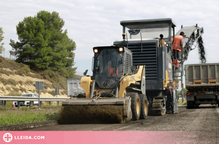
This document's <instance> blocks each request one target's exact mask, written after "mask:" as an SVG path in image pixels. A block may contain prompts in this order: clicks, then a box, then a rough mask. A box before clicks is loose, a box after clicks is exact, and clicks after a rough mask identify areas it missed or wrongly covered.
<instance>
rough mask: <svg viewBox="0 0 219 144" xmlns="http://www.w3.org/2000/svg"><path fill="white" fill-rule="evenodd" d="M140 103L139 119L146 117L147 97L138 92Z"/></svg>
mask: <svg viewBox="0 0 219 144" xmlns="http://www.w3.org/2000/svg"><path fill="white" fill-rule="evenodd" d="M139 97H140V100H141V101H140V103H141V112H140V119H146V116H148V101H147V97H146V95H144V94H139Z"/></svg>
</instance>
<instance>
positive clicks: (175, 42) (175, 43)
mask: <svg viewBox="0 0 219 144" xmlns="http://www.w3.org/2000/svg"><path fill="white" fill-rule="evenodd" d="M182 39H183V36H181V35H178V36H175V37H174V40H173V49H175V50H178V51H180V52H181V51H182V49H181V45H180V44H181V40H182Z"/></svg>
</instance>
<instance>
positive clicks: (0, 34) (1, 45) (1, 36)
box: [0, 27, 5, 54]
mask: <svg viewBox="0 0 219 144" xmlns="http://www.w3.org/2000/svg"><path fill="white" fill-rule="evenodd" d="M3 33H4V32H3V30H2V28H1V27H0V54H2V52H3V51H4V50H5V48H4V47H3V45H4V43H3V42H2V41H3V39H4V36H3Z"/></svg>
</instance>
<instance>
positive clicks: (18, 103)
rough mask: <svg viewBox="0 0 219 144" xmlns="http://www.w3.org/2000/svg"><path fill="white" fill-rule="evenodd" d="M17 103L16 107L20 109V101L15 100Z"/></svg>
mask: <svg viewBox="0 0 219 144" xmlns="http://www.w3.org/2000/svg"><path fill="white" fill-rule="evenodd" d="M17 105H18V106H17V107H18V109H20V102H19V101H18V102H17Z"/></svg>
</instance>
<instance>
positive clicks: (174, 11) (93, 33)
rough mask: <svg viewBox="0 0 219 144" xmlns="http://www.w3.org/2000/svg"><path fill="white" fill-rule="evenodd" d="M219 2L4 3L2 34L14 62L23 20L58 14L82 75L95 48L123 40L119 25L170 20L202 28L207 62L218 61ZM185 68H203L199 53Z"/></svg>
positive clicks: (0, 11) (22, 0) (106, 0)
mask: <svg viewBox="0 0 219 144" xmlns="http://www.w3.org/2000/svg"><path fill="white" fill-rule="evenodd" d="M218 7H219V1H218V0H183V1H176V0H153V1H149V0H71V1H70V0H69V1H67V0H62V1H61V0H19V1H18V0H1V1H0V27H2V28H3V31H4V37H5V38H4V40H3V42H4V43H5V45H4V47H5V48H6V51H5V54H3V56H5V57H10V55H9V50H11V49H12V48H11V46H10V45H9V42H10V39H13V40H15V41H18V36H17V32H16V25H18V23H19V22H20V21H23V19H24V17H28V16H35V15H36V14H37V12H39V11H41V10H45V11H49V12H53V11H56V12H58V13H59V15H60V17H61V18H62V19H63V20H64V21H65V25H64V29H67V31H68V36H69V37H70V38H71V39H73V40H74V41H75V42H76V44H77V47H76V50H75V51H74V52H75V67H77V73H79V74H82V72H84V71H85V70H86V69H89V71H90V73H89V74H91V63H92V56H93V51H92V48H93V47H94V46H103V45H104V46H105V45H112V44H113V41H114V40H118V39H122V36H121V35H122V27H121V26H120V21H121V20H137V19H150V18H153V19H154V18H172V19H173V20H174V21H175V23H176V24H177V27H176V32H177V31H178V30H179V29H180V27H181V25H184V26H191V25H195V24H198V25H199V27H203V28H204V34H203V41H204V45H205V48H206V53H207V62H208V63H216V62H219V53H218V50H217V49H218V46H217V44H218V36H217V33H219V28H218V27H219V26H218V23H219V16H218V14H219V8H218ZM186 63H189V64H190V63H200V60H199V55H198V49H197V48H196V49H195V50H193V51H192V52H190V54H189V59H188V61H187V62H186Z"/></svg>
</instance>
